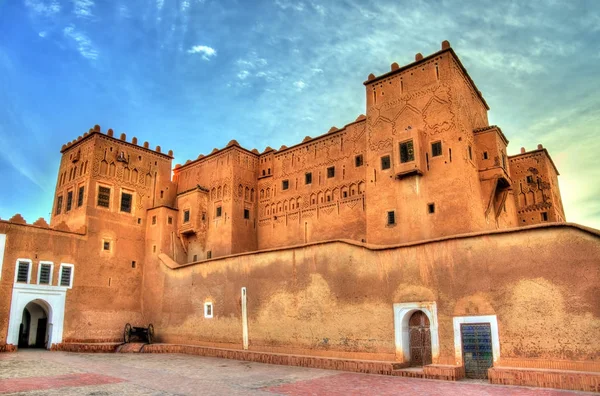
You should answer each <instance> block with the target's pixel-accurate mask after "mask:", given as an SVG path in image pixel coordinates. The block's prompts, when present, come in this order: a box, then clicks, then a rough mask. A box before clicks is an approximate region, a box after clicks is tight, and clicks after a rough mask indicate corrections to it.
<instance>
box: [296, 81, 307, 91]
mask: <svg viewBox="0 0 600 396" xmlns="http://www.w3.org/2000/svg"><path fill="white" fill-rule="evenodd" d="M294 87H296V88H298V90H299V91H302V90H303V89H304V87H306V83H305V82H304V81H302V80H298V81H295V82H294Z"/></svg>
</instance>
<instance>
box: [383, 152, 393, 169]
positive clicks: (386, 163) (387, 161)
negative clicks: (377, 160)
mask: <svg viewBox="0 0 600 396" xmlns="http://www.w3.org/2000/svg"><path fill="white" fill-rule="evenodd" d="M390 167H391V162H390V156H389V155H384V156H383V157H381V169H382V170H385V169H390Z"/></svg>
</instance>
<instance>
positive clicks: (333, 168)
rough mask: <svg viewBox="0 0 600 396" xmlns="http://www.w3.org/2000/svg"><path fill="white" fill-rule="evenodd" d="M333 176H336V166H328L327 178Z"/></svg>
mask: <svg viewBox="0 0 600 396" xmlns="http://www.w3.org/2000/svg"><path fill="white" fill-rule="evenodd" d="M332 177H335V166H330V167H329V168H327V178H328V179H331V178H332Z"/></svg>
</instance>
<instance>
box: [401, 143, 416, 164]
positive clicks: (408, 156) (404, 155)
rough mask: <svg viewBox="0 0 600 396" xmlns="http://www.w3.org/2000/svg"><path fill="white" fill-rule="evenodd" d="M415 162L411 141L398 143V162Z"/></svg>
mask: <svg viewBox="0 0 600 396" xmlns="http://www.w3.org/2000/svg"><path fill="white" fill-rule="evenodd" d="M414 160H415V149H414V144H413V141H412V140H409V141H408V142H404V143H400V162H401V163H405V162H411V161H414Z"/></svg>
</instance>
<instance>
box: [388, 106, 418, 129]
mask: <svg viewBox="0 0 600 396" xmlns="http://www.w3.org/2000/svg"><path fill="white" fill-rule="evenodd" d="M422 118H423V117H422V116H421V112H420V111H419V110H418V109H417V108H415V107H414V106H411V105H409V104H407V105H406V106H404V107H403V108H402V109H401V110H400V111H399V112H398V113H397V114H396V115H395V116H394V119H393V121H394V124H393V126H394V127H393V130H392V133H393V134H394V135H395V134H397V133H400V132H404V131H405V130H408V129H409V128H410V129H415V128H417V126H419V125H420V124H421V120H422Z"/></svg>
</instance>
